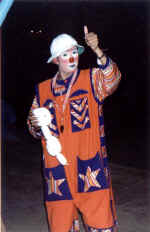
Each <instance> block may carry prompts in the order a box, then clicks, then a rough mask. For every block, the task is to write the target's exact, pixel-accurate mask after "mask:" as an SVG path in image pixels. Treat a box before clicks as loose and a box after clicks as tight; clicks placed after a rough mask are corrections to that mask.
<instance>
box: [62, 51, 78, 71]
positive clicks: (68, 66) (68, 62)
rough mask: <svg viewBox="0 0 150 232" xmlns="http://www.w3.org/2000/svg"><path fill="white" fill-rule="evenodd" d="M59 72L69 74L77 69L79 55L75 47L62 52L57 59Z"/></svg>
mask: <svg viewBox="0 0 150 232" xmlns="http://www.w3.org/2000/svg"><path fill="white" fill-rule="evenodd" d="M58 61H59V64H58V65H59V70H60V72H61V73H64V74H69V73H72V72H74V71H75V70H76V69H77V67H78V62H79V55H78V50H77V47H73V48H71V49H69V50H67V51H65V52H63V53H62V54H61V55H60V56H59V57H58Z"/></svg>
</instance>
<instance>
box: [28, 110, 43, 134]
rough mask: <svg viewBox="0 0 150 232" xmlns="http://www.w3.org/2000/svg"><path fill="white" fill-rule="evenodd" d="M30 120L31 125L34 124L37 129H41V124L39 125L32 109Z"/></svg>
mask: <svg viewBox="0 0 150 232" xmlns="http://www.w3.org/2000/svg"><path fill="white" fill-rule="evenodd" d="M28 120H29V121H30V123H31V126H33V127H34V128H35V129H36V130H40V128H41V127H40V126H39V125H38V118H37V117H36V116H35V115H34V114H33V111H32V110H30V112H29V116H28Z"/></svg>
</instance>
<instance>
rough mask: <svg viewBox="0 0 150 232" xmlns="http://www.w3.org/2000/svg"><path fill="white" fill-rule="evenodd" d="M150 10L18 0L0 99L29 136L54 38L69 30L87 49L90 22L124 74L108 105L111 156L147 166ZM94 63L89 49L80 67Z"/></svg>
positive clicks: (5, 38) (5, 35)
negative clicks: (37, 89)
mask: <svg viewBox="0 0 150 232" xmlns="http://www.w3.org/2000/svg"><path fill="white" fill-rule="evenodd" d="M149 9H150V3H148V2H146V1H141V2H140V1H137V2H135V1H134V2H125V1H122V2H121V1H119V2H114V1H113V2H95V1H90V2H78V1H76V2H70V3H68V2H66V3H65V2H62V3H55V2H51V3H46V2H44V3H42V2H41V3H38V2H37V3H20V2H16V3H14V4H13V6H12V8H11V10H10V11H9V13H8V16H7V19H6V20H5V22H4V23H3V27H2V49H3V71H2V72H3V79H2V87H3V90H2V98H3V100H5V102H7V103H8V104H10V105H11V106H12V107H13V108H14V110H15V112H16V117H17V121H16V126H17V129H18V130H23V132H24V136H26V134H27V133H28V131H27V127H26V118H27V115H28V111H29V108H30V106H31V103H32V99H33V96H34V86H35V85H36V84H37V83H39V82H40V81H44V80H46V79H48V78H50V77H53V74H54V73H55V72H56V67H55V65H52V64H46V61H47V59H48V58H49V56H50V54H49V44H50V42H51V40H52V38H53V37H54V36H56V35H57V34H59V33H68V34H71V35H72V36H74V37H75V38H76V39H77V40H78V42H79V43H80V44H82V45H84V46H85V47H86V45H85V42H84V32H83V26H84V25H87V26H88V28H89V31H93V32H95V33H97V34H98V36H99V40H100V46H101V47H102V48H104V49H108V50H107V51H106V53H107V54H108V55H109V56H110V57H111V58H112V59H113V60H114V61H115V62H116V63H117V64H118V66H119V69H120V71H121V73H122V81H121V84H120V86H119V88H118V90H117V91H116V92H115V93H114V94H113V95H112V96H111V97H109V98H107V99H106V101H105V104H104V118H105V131H106V136H107V144H108V154H109V157H110V160H111V161H112V162H116V163H119V164H122V165H127V166H133V167H137V168H142V169H148V168H149V167H150V165H149V164H150V159H149V151H150V149H149V134H150V133H149V129H150V126H149V117H150V113H149V91H150V88H149V54H150V53H149V39H150V20H149ZM95 65H96V57H95V55H94V54H93V53H92V51H91V50H90V49H89V48H88V47H86V51H85V53H84V54H83V55H82V56H81V57H80V68H87V67H92V66H95ZM3 109H4V111H5V107H4V108H3ZM4 117H6V115H4Z"/></svg>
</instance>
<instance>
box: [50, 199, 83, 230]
mask: <svg viewBox="0 0 150 232" xmlns="http://www.w3.org/2000/svg"><path fill="white" fill-rule="evenodd" d="M46 209H47V216H48V223H49V227H50V232H79V231H80V229H79V219H78V214H77V210H76V208H75V206H74V204H73V201H72V200H61V201H51V202H48V204H46Z"/></svg>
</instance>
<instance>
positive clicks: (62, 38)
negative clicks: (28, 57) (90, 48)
mask: <svg viewBox="0 0 150 232" xmlns="http://www.w3.org/2000/svg"><path fill="white" fill-rule="evenodd" d="M74 46H76V47H77V48H78V53H79V55H80V54H82V53H83V52H84V47H83V46H81V45H79V44H78V43H77V41H76V40H75V39H74V38H73V37H72V36H70V35H68V34H60V35H58V36H57V37H56V38H54V39H53V41H52V43H51V45H50V53H51V57H50V58H49V59H48V61H47V63H50V62H51V61H52V60H53V59H54V58H56V57H58V56H59V55H60V54H61V53H63V52H65V51H66V50H68V49H70V48H72V47H74Z"/></svg>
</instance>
